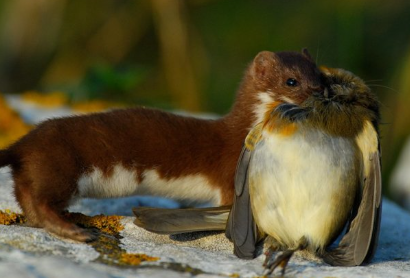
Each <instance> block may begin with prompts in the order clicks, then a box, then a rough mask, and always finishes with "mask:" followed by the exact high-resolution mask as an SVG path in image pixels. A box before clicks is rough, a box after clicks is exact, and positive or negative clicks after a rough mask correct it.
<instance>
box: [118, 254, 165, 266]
mask: <svg viewBox="0 0 410 278" xmlns="http://www.w3.org/2000/svg"><path fill="white" fill-rule="evenodd" d="M158 260H159V258H158V257H151V256H148V255H145V254H128V253H124V254H121V257H120V260H119V261H120V263H121V264H122V263H123V264H126V265H140V264H141V263H142V262H155V261H158Z"/></svg>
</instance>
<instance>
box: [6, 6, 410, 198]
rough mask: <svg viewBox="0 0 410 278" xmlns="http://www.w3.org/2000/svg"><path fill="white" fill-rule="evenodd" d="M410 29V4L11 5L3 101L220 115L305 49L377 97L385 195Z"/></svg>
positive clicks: (406, 95)
mask: <svg viewBox="0 0 410 278" xmlns="http://www.w3.org/2000/svg"><path fill="white" fill-rule="evenodd" d="M409 30H410V1H408V0H395V1H384V0H361V1H360V0H344V1H328V0H310V1H303V0H289V1H279V0H264V1H262V0H255V1H238V0H186V1H180V0H151V1H148V0H142V1H131V0H129V1H125V0H86V1H84V0H36V1H27V0H4V1H1V2H0V91H1V92H2V93H7V94H20V93H24V92H25V91H28V90H37V91H39V92H41V93H45V94H46V93H50V92H55V91H60V92H63V93H64V94H66V95H67V97H68V98H69V99H70V100H71V101H90V100H93V99H104V100H108V101H113V102H122V103H126V104H136V105H149V106H154V107H158V108H163V109H169V110H175V109H178V110H187V111H192V112H213V113H217V114H224V113H226V112H227V111H229V108H230V105H231V104H232V102H233V99H234V95H235V91H236V88H237V86H238V84H239V82H240V80H241V77H242V73H243V71H244V69H245V68H246V66H247V65H248V63H249V62H250V61H251V60H252V59H253V57H254V56H255V55H256V54H257V53H258V52H259V51H262V50H270V51H283V50H294V51H300V50H301V49H302V48H304V47H307V48H308V49H309V51H310V52H311V54H312V56H313V57H314V58H315V59H316V61H317V63H318V64H320V65H321V64H324V65H327V66H330V67H340V68H345V69H347V70H350V71H352V72H354V73H356V74H357V75H359V76H361V77H362V78H363V79H364V80H365V81H366V82H367V84H368V85H369V86H370V87H371V88H372V89H373V90H374V92H375V93H376V94H377V95H378V96H379V98H380V100H381V102H382V104H383V105H382V110H383V123H384V124H383V126H382V136H383V138H382V139H383V166H384V180H385V186H386V188H387V185H388V181H389V176H390V173H391V170H392V168H393V167H394V165H395V162H396V161H397V158H398V154H399V153H400V149H401V148H402V146H403V143H404V141H405V139H406V138H407V137H408V136H409V134H410V108H408V107H409V106H410V31H409ZM409 170H410V169H409ZM386 193H388V191H386Z"/></svg>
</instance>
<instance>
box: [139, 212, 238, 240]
mask: <svg viewBox="0 0 410 278" xmlns="http://www.w3.org/2000/svg"><path fill="white" fill-rule="evenodd" d="M230 209H231V206H223V207H215V208H188V209H164V208H148V207H138V208H134V209H133V212H134V214H135V216H136V219H135V221H134V223H135V224H136V225H137V226H139V227H141V228H144V229H145V230H147V231H150V232H154V233H157V234H181V233H188V232H199V231H223V230H225V227H226V221H227V219H228V215H229V211H230Z"/></svg>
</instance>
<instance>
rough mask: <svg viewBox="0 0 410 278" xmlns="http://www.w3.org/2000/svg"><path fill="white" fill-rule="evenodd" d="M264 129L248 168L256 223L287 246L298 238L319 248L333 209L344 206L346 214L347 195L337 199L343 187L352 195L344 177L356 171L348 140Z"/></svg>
mask: <svg viewBox="0 0 410 278" xmlns="http://www.w3.org/2000/svg"><path fill="white" fill-rule="evenodd" d="M264 132H265V133H264V134H263V137H264V138H265V139H264V140H262V141H260V142H259V143H258V145H257V147H256V149H255V153H254V156H253V158H252V162H251V164H250V168H249V171H250V172H249V176H250V177H251V178H250V192H251V198H252V199H251V203H252V209H253V211H254V212H255V211H257V213H254V216H255V221H256V223H257V224H258V226H259V227H260V228H261V229H262V231H265V232H266V233H267V234H269V235H271V236H272V237H273V238H275V239H276V240H277V241H278V243H280V244H282V245H284V246H287V247H289V248H294V247H297V246H296V245H297V243H298V241H299V240H300V239H301V238H302V237H305V238H306V239H308V241H309V243H310V244H309V245H310V246H311V247H314V248H323V247H325V246H324V245H325V244H328V241H329V239H330V238H329V237H330V236H331V235H330V231H329V230H330V227H331V226H332V219H333V220H334V217H333V216H334V215H335V211H339V212H340V211H343V208H345V211H344V212H343V213H344V214H345V215H347V213H348V212H347V211H346V210H347V209H346V208H350V207H351V205H352V204H351V202H352V201H353V199H352V198H347V199H346V198H337V197H338V196H340V191H341V190H342V189H343V188H345V187H347V188H348V190H346V191H345V193H346V192H348V193H350V194H351V195H354V190H355V189H354V188H355V186H356V184H355V182H352V180H353V179H352V178H351V177H350V178H346V177H347V175H352V174H353V175H355V174H357V173H358V172H357V170H358V169H356V168H357V167H358V163H355V158H354V152H355V145H354V141H353V140H351V139H346V138H340V137H339V138H331V137H329V136H327V135H325V134H323V133H322V132H320V131H312V130H310V131H305V132H302V131H298V132H297V133H296V134H294V135H292V136H287V137H284V136H282V135H275V134H267V133H266V131H264ZM352 169H353V170H352ZM347 180H348V182H346V181H347ZM345 193H343V194H345ZM346 202H348V203H346ZM349 202H350V204H349ZM348 210H350V209H348ZM262 219H263V220H262Z"/></svg>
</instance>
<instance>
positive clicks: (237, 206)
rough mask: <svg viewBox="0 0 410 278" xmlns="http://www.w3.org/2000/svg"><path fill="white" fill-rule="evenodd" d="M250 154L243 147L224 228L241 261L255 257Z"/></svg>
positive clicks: (255, 240) (255, 237)
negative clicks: (232, 199)
mask: <svg viewBox="0 0 410 278" xmlns="http://www.w3.org/2000/svg"><path fill="white" fill-rule="evenodd" d="M251 158H252V152H251V151H250V150H248V149H247V148H246V147H245V146H244V147H243V149H242V152H241V155H240V157H239V160H238V165H237V168H236V175H235V196H234V201H233V205H232V209H231V212H230V214H229V218H228V223H227V226H226V232H225V233H226V236H227V237H228V238H229V239H230V240H231V241H232V242H233V243H234V254H235V255H237V256H238V257H239V258H242V259H253V258H255V256H256V244H257V228H256V223H255V221H254V219H253V215H252V209H251V204H250V196H249V184H248V167H249V162H250V161H251Z"/></svg>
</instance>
